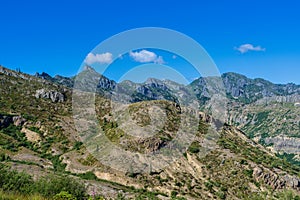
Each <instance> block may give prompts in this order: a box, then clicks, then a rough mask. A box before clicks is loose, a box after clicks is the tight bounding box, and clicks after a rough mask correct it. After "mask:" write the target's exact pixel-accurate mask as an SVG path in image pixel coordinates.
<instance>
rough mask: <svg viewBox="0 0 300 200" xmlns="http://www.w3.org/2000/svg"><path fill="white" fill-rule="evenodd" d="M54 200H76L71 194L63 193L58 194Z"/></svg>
mask: <svg viewBox="0 0 300 200" xmlns="http://www.w3.org/2000/svg"><path fill="white" fill-rule="evenodd" d="M53 199H54V200H76V198H75V197H73V195H71V194H69V193H68V192H65V191H62V192H60V193H58V194H56V195H55V196H54V197H53Z"/></svg>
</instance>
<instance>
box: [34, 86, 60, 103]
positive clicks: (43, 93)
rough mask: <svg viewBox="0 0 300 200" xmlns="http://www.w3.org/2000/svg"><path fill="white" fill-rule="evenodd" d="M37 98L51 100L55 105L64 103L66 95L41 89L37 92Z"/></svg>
mask: <svg viewBox="0 0 300 200" xmlns="http://www.w3.org/2000/svg"><path fill="white" fill-rule="evenodd" d="M35 98H37V99H38V98H43V99H50V100H51V101H52V102H54V103H62V102H64V100H65V95H64V94H62V93H60V92H57V91H54V90H50V91H47V90H45V89H40V90H36V92H35Z"/></svg>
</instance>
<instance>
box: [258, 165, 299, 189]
mask: <svg viewBox="0 0 300 200" xmlns="http://www.w3.org/2000/svg"><path fill="white" fill-rule="evenodd" d="M253 176H254V178H255V179H256V180H257V181H263V182H264V183H265V184H267V185H269V186H271V187H272V188H273V189H286V188H289V189H294V190H297V191H300V179H299V178H296V177H294V176H291V175H284V176H280V175H277V174H276V173H274V172H272V171H270V170H267V169H262V168H260V167H255V168H254V169H253Z"/></svg>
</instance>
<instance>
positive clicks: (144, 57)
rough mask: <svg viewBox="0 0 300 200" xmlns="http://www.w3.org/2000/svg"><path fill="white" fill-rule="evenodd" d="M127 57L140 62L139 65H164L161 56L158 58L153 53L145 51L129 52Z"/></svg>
mask: <svg viewBox="0 0 300 200" xmlns="http://www.w3.org/2000/svg"><path fill="white" fill-rule="evenodd" d="M129 55H130V57H131V58H133V59H134V60H135V61H136V62H140V63H150V62H154V63H157V64H163V63H165V61H164V60H163V57H162V56H158V55H156V54H155V53H154V52H151V51H147V50H141V51H136V52H130V53H129Z"/></svg>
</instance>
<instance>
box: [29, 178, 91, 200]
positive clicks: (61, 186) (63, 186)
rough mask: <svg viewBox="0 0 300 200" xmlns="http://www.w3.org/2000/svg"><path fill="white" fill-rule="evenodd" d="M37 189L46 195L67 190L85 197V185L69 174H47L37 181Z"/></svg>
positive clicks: (76, 195) (51, 195)
mask: <svg viewBox="0 0 300 200" xmlns="http://www.w3.org/2000/svg"><path fill="white" fill-rule="evenodd" d="M35 190H36V192H38V193H39V194H41V195H43V196H45V197H53V196H55V195H57V194H59V193H60V192H61V191H65V192H67V193H69V194H71V195H72V196H74V197H76V198H77V199H84V198H85V187H84V185H83V184H81V183H79V182H78V181H77V180H75V179H74V178H70V177H68V176H60V177H58V176H54V175H52V176H50V175H49V176H46V177H43V178H41V179H40V180H38V181H37V182H36V183H35Z"/></svg>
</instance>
